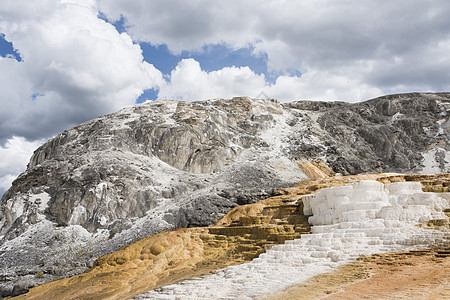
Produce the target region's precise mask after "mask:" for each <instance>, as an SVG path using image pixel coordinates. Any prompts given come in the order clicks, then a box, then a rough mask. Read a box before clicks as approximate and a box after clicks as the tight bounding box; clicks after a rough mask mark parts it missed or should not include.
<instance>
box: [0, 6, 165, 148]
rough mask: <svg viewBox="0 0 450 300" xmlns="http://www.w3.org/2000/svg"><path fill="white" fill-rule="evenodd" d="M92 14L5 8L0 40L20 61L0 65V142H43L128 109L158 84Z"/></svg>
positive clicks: (134, 51) (127, 43) (122, 38)
mask: <svg viewBox="0 0 450 300" xmlns="http://www.w3.org/2000/svg"><path fill="white" fill-rule="evenodd" d="M24 7H26V9H24ZM97 13H98V11H97V8H96V6H95V1H89V0H86V1H50V0H47V1H39V3H37V2H36V3H35V2H33V3H29V1H24V0H22V1H16V0H14V1H13V0H6V1H3V2H2V6H1V7H0V14H2V19H3V20H2V22H1V23H0V32H3V33H5V38H6V39H7V40H9V41H11V42H12V43H13V45H14V46H15V48H16V49H18V51H19V53H20V55H21V57H22V59H23V61H22V62H17V61H15V60H14V59H12V58H2V59H1V60H0V77H1V79H2V82H7V84H6V85H3V86H4V87H3V88H2V93H1V94H0V103H1V105H2V111H1V112H0V114H1V119H0V133H1V134H0V135H1V136H0V138H6V137H8V136H11V135H13V134H14V135H21V136H25V137H27V138H29V139H32V138H39V137H48V136H50V135H53V134H55V133H58V132H59V131H61V130H62V129H65V128H67V127H70V126H73V125H75V124H77V123H80V122H82V121H85V120H88V119H91V118H93V117H95V116H98V115H101V114H105V113H109V112H113V111H116V110H118V109H120V108H122V107H124V106H127V105H133V104H134V102H135V100H136V98H137V97H138V96H139V95H140V94H141V93H142V91H143V90H144V89H147V88H152V87H155V86H157V85H158V84H160V83H161V81H162V75H161V72H159V71H158V70H157V69H155V68H154V67H153V65H151V64H148V63H147V62H143V56H142V53H141V49H140V47H139V45H137V44H134V43H133V41H132V40H131V38H130V37H129V36H128V35H127V34H126V33H122V34H119V33H118V32H117V31H116V29H115V28H114V27H113V26H112V25H111V24H108V23H106V22H105V21H103V20H101V19H99V18H97ZM3 80H4V81H3ZM32 95H35V96H36V95H38V96H37V97H36V98H35V99H34V100H33V98H32Z"/></svg>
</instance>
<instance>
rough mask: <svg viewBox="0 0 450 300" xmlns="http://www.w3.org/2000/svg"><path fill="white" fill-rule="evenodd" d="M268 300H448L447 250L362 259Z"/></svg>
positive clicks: (449, 271)
mask: <svg viewBox="0 0 450 300" xmlns="http://www.w3.org/2000/svg"><path fill="white" fill-rule="evenodd" d="M268 299H270V300H284V299H327V300H330V299H333V300H336V299H433V300H434V299H450V247H441V248H433V249H424V250H417V251H409V252H401V253H389V254H380V255H373V256H370V257H363V258H360V259H358V260H357V261H356V262H355V263H352V264H348V265H344V266H342V267H340V268H339V269H338V270H337V271H335V272H333V273H328V274H321V275H318V276H315V277H313V278H311V279H310V280H308V281H307V282H305V283H303V284H299V285H295V286H292V287H290V288H288V289H286V290H285V291H283V292H281V293H279V294H276V295H273V296H271V297H268V298H266V300H268Z"/></svg>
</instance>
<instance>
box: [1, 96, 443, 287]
mask: <svg viewBox="0 0 450 300" xmlns="http://www.w3.org/2000/svg"><path fill="white" fill-rule="evenodd" d="M449 110H450V93H439V94H403V95H392V96H386V97H381V98H378V99H373V100H369V101H366V102H361V103H356V104H350V103H344V102H313V101H299V102H292V103H287V104H280V103H278V102H277V101H275V100H264V101H263V100H252V99H249V98H234V99H232V100H208V101H201V102H179V101H155V102H152V103H147V104H143V105H139V106H136V107H131V108H126V109H123V110H121V111H119V112H117V113H114V114H111V115H107V116H103V117H100V118H97V119H94V120H91V121H89V122H86V123H83V124H81V125H79V126H77V127H75V128H73V129H70V130H67V131H64V132H63V133H61V134H59V135H58V136H56V137H55V138H54V139H52V140H50V141H48V142H47V143H45V144H44V145H42V146H41V147H40V148H39V149H37V150H36V151H35V153H34V155H33V157H32V158H31V160H30V163H29V165H28V168H27V170H26V171H25V172H24V173H23V174H21V175H20V176H19V177H18V178H17V179H16V180H15V181H14V183H13V186H12V187H11V188H10V189H9V190H8V192H7V193H5V195H4V196H3V198H2V199H1V202H0V265H1V266H2V268H1V272H2V273H1V274H0V293H2V295H12V294H17V293H18V291H19V290H24V289H25V288H28V287H29V286H33V285H36V284H41V283H43V282H45V281H49V280H54V279H56V278H59V277H61V276H68V275H71V274H75V273H79V272H82V271H84V270H85V269H86V268H87V267H89V266H90V265H91V264H92V261H93V259H95V258H96V257H99V256H101V255H104V254H106V253H109V252H112V251H115V250H117V249H118V248H119V247H121V246H123V245H126V244H129V243H131V242H133V241H135V240H137V239H140V238H143V237H145V236H147V235H149V234H153V233H157V232H160V231H162V230H164V229H170V228H178V227H189V226H207V225H211V224H213V223H214V222H216V221H217V220H218V219H219V218H220V217H221V216H223V215H224V214H225V213H226V212H227V211H228V210H230V209H231V208H232V207H234V206H236V205H241V204H246V203H252V202H255V201H257V200H259V199H262V198H266V197H268V196H270V195H272V194H274V189H276V188H278V187H283V186H290V185H292V184H294V183H296V182H298V181H300V180H302V179H306V178H307V177H306V175H305V174H304V173H303V172H302V170H301V169H299V168H298V167H297V165H296V161H298V160H308V159H322V160H323V161H325V162H326V163H327V164H328V165H329V166H331V167H332V168H333V169H334V170H335V171H336V172H340V173H343V174H356V173H364V172H374V171H375V172H402V173H436V172H450V154H449V153H450V151H449V150H450V146H449V136H450V121H449ZM40 272H43V274H40ZM35 274H37V275H35ZM24 287H25V288H24Z"/></svg>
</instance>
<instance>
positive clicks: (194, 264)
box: [17, 174, 450, 299]
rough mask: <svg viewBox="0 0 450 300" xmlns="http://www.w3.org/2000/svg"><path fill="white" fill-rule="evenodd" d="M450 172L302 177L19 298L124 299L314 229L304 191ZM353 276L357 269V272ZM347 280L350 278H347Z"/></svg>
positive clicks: (437, 185) (437, 179) (435, 181)
mask: <svg viewBox="0 0 450 300" xmlns="http://www.w3.org/2000/svg"><path fill="white" fill-rule="evenodd" d="M449 179H450V175H449V174H443V175H434V176H402V175H395V176H392V175H383V174H376V175H358V176H334V177H327V178H321V179H316V180H308V181H303V182H300V183H298V184H297V185H295V186H294V187H291V188H286V189H281V190H279V194H280V195H279V196H275V197H272V198H268V199H265V200H262V201H259V202H258V203H255V204H249V205H243V206H238V207H236V208H234V209H233V210H231V211H230V212H229V213H228V214H227V215H226V216H224V217H223V218H222V219H221V220H220V221H219V222H218V223H217V224H216V226H213V227H202V228H189V229H180V230H176V231H165V232H161V233H159V234H156V235H152V236H150V237H147V238H145V239H142V240H140V241H138V242H136V243H133V244H131V245H130V246H127V247H124V248H122V249H120V250H119V251H116V252H114V253H112V254H109V255H106V256H104V257H101V258H99V259H98V260H97V261H96V263H95V266H94V267H93V268H92V269H91V270H90V271H88V272H86V273H84V274H81V275H78V276H74V277H71V278H66V279H62V280H58V281H54V282H51V283H48V284H44V285H42V286H39V287H36V288H33V289H31V290H30V291H29V293H27V294H26V295H22V296H19V297H17V299H125V298H130V297H133V296H135V295H137V294H140V293H143V292H145V291H148V290H151V289H154V288H157V287H160V286H164V285H167V284H171V283H174V282H177V281H180V280H183V279H187V278H192V277H197V276H200V275H204V274H208V273H210V272H212V271H215V270H217V269H220V268H223V267H226V266H229V265H235V264H240V263H243V262H246V261H250V260H251V259H253V258H255V257H257V256H258V255H259V254H260V253H262V252H264V251H265V249H266V247H270V245H273V244H277V243H283V242H284V241H285V240H288V239H295V238H300V236H301V234H302V233H308V232H309V224H308V223H307V216H305V215H303V206H302V201H301V198H302V197H303V195H307V194H310V193H312V192H314V191H317V190H320V189H322V188H327V187H331V186H339V185H345V184H348V183H352V182H355V181H361V180H379V181H382V182H394V181H407V180H408V181H410V180H414V181H421V182H423V183H424V184H425V185H424V186H425V187H424V189H427V190H428V191H446V190H448V185H447V183H448V180H449ZM352 276H353V275H352ZM344 283H345V280H344Z"/></svg>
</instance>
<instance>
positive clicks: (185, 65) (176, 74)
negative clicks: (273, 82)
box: [159, 59, 265, 100]
mask: <svg viewBox="0 0 450 300" xmlns="http://www.w3.org/2000/svg"><path fill="white" fill-rule="evenodd" d="M264 85H265V80H264V75H257V74H255V73H254V72H253V71H252V70H250V68H248V67H241V68H236V67H226V68H223V69H221V70H218V71H212V72H205V71H203V70H202V69H201V68H200V64H199V63H198V62H197V61H196V60H194V59H184V60H182V61H181V62H180V63H178V65H177V67H176V68H175V69H174V70H173V71H172V72H171V74H170V78H169V82H168V83H167V84H164V85H161V87H160V92H159V98H160V99H183V100H200V99H211V98H218V97H222V98H231V97H234V96H245V95H254V96H256V95H257V94H258V93H259V92H260V89H261V87H264Z"/></svg>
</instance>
